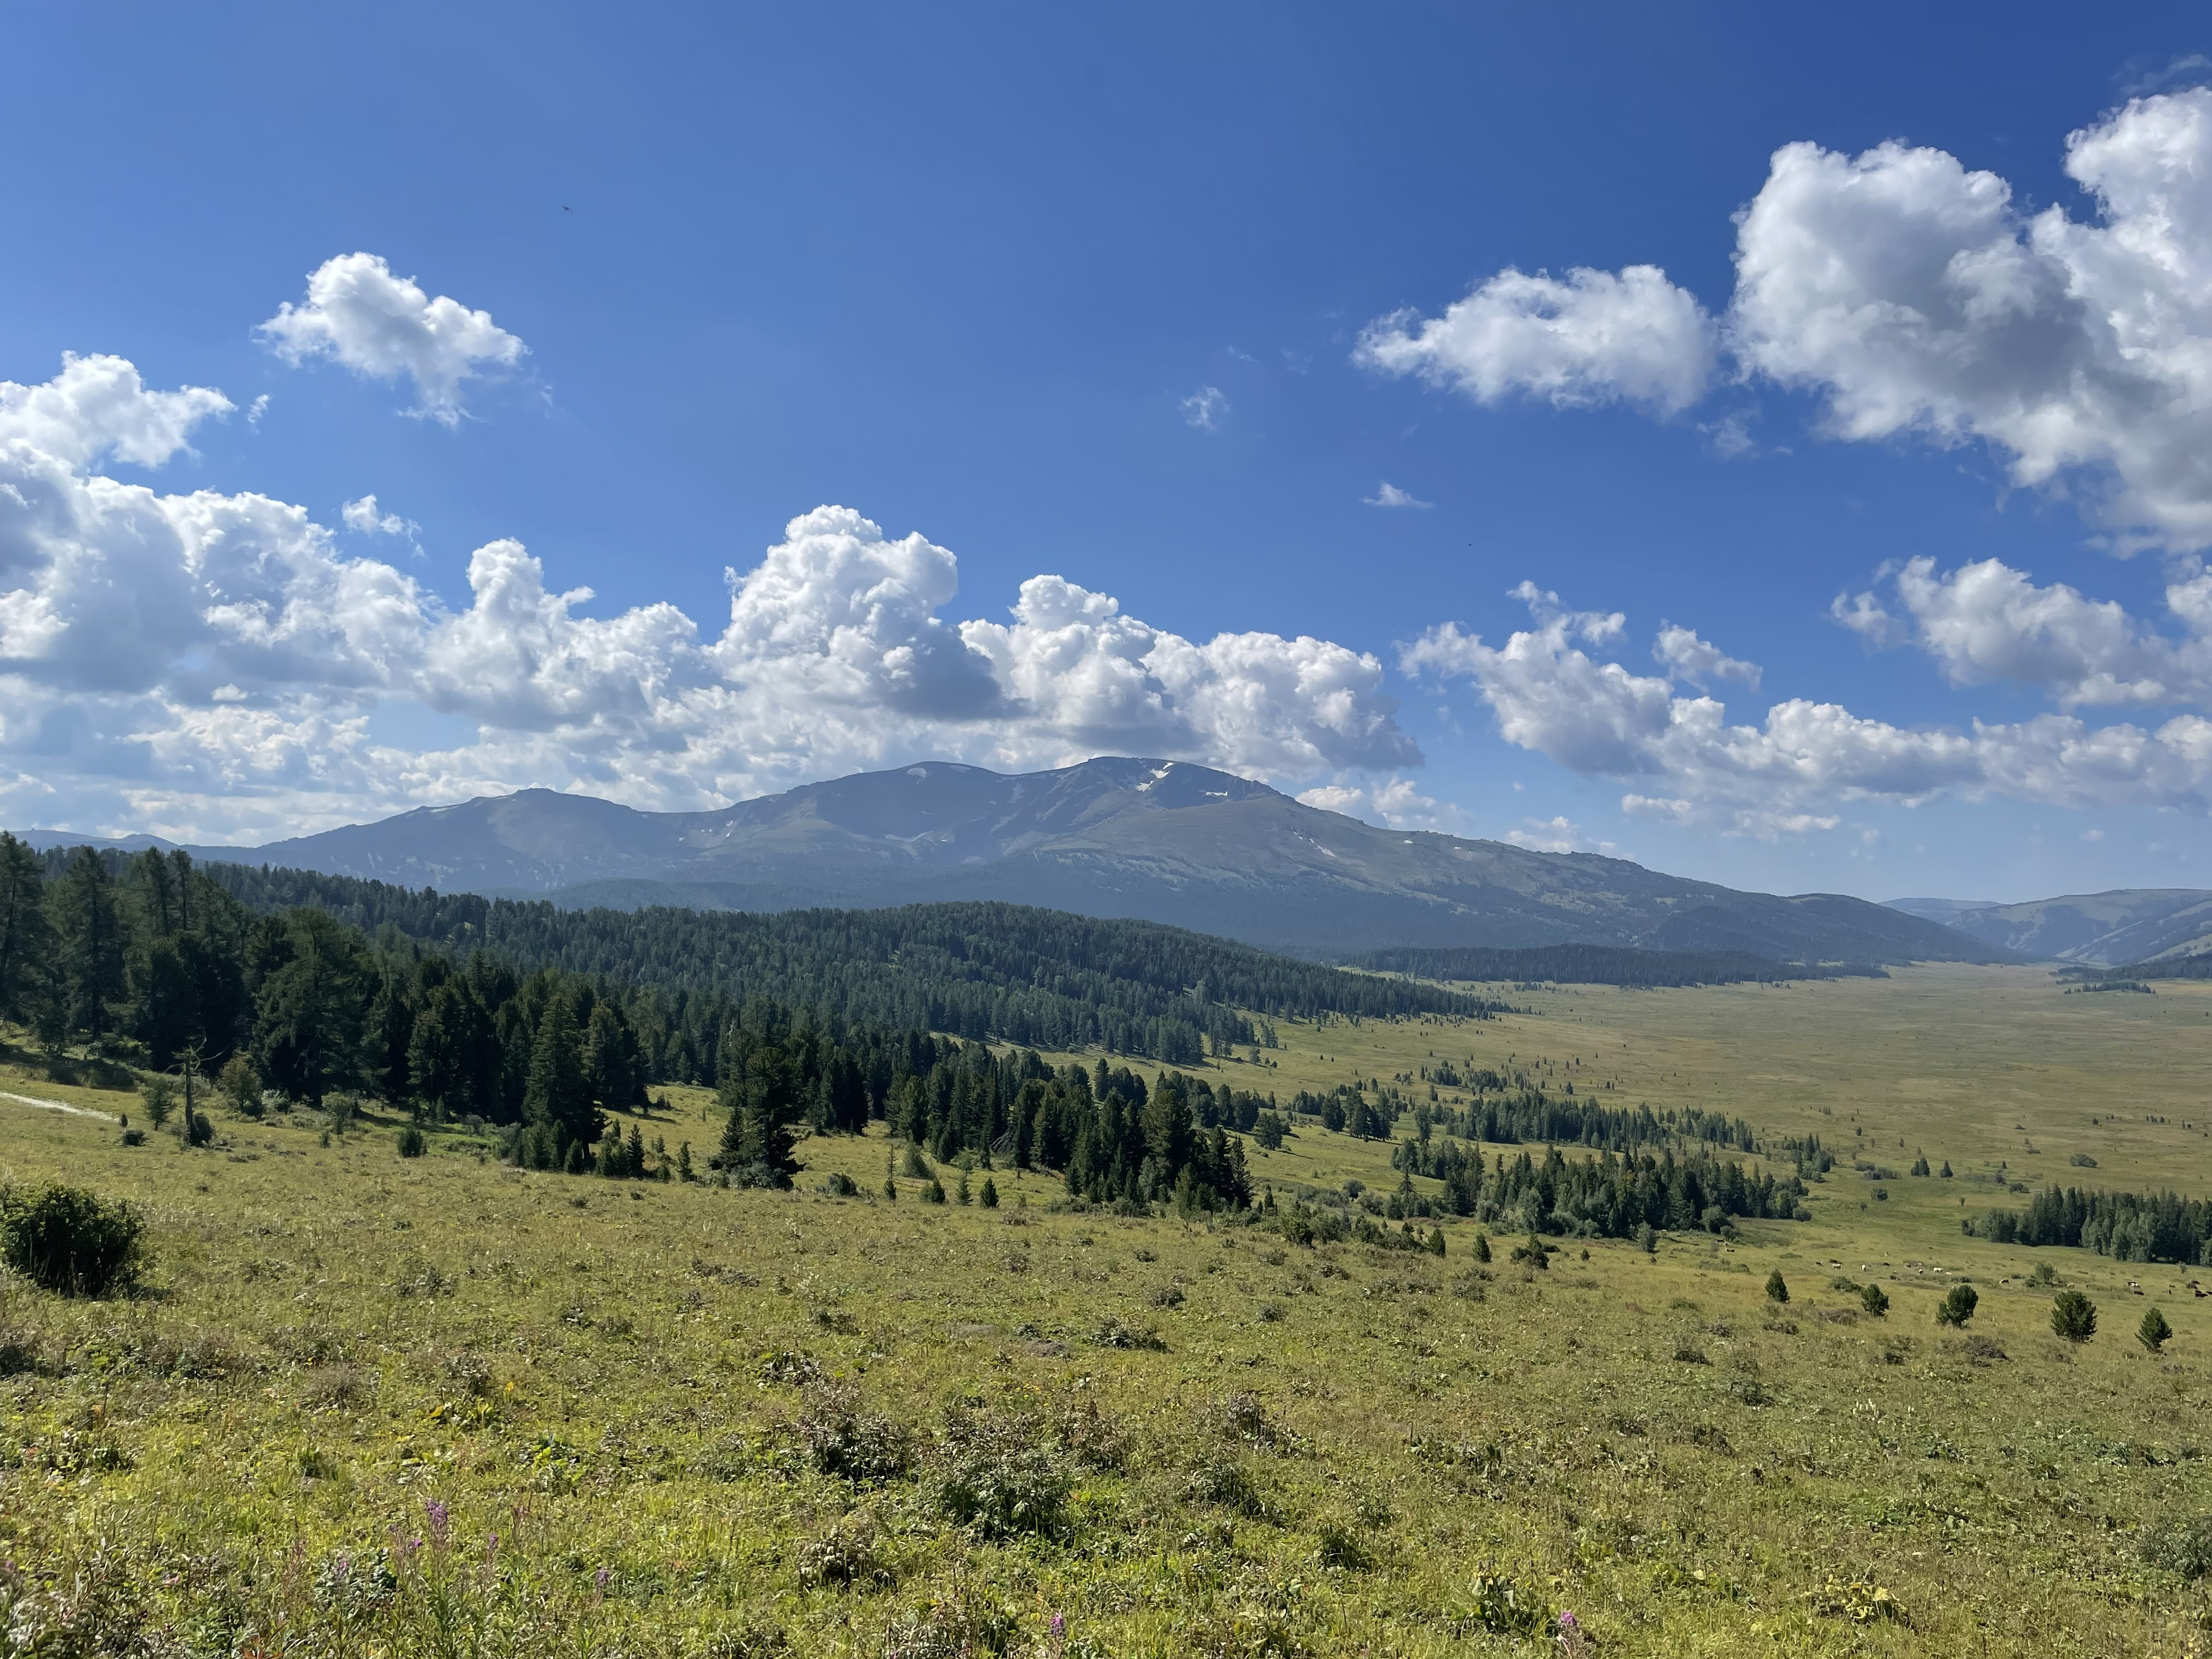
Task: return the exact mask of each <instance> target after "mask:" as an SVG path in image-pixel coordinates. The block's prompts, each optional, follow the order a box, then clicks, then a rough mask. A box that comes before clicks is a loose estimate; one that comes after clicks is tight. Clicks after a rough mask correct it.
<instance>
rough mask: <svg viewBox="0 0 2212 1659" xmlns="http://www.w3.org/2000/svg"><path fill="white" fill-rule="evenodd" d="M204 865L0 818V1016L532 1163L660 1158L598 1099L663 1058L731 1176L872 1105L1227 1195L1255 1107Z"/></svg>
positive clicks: (1081, 1168) (621, 1171) (45, 1037)
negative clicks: (345, 1107) (55, 848)
mask: <svg viewBox="0 0 2212 1659" xmlns="http://www.w3.org/2000/svg"><path fill="white" fill-rule="evenodd" d="M222 867H223V866H214V867H213V868H212V869H210V868H209V867H204V866H196V865H195V864H194V863H193V862H192V860H191V858H190V857H189V856H188V855H187V854H183V853H181V852H176V853H158V852H156V853H146V854H137V855H135V856H134V855H121V856H118V855H115V854H103V853H100V852H97V851H94V850H93V849H89V848H80V849H77V851H76V853H75V854H73V855H71V856H70V857H68V858H66V859H63V860H55V859H52V858H50V857H49V858H41V857H40V855H38V854H35V853H33V851H32V850H31V849H30V848H28V847H27V846H26V845H25V844H24V843H22V842H19V841H16V840H15V838H14V837H12V836H0V1018H6V1019H9V1020H13V1021H15V1022H17V1023H19V1024H22V1025H24V1026H26V1027H27V1028H28V1029H29V1030H31V1032H32V1033H33V1039H34V1041H36V1042H39V1043H40V1044H41V1045H42V1046H43V1047H45V1048H47V1049H48V1050H49V1051H50V1052H52V1053H56V1054H58V1053H60V1052H62V1051H63V1050H64V1048H67V1047H68V1046H69V1045H70V1043H72V1042H82V1043H83V1044H85V1045H87V1046H88V1047H90V1048H94V1049H96V1050H104V1051H106V1052H108V1053H111V1054H117V1055H119V1056H121V1057H124V1058H127V1059H131V1060H140V1061H143V1063H144V1064H146V1065H147V1066H149V1067H151V1068H152V1069H154V1070H155V1071H157V1072H159V1071H166V1070H168V1069H170V1068H174V1067H179V1066H182V1067H183V1068H185V1069H186V1070H189V1071H191V1072H193V1073H196V1074H197V1075H203V1076H205V1077H208V1078H210V1079H220V1082H219V1085H218V1086H220V1087H221V1088H222V1090H223V1091H224V1092H225V1093H226V1094H228V1096H229V1097H231V1098H232V1100H233V1102H234V1104H236V1105H237V1106H238V1107H239V1108H240V1109H241V1110H244V1111H246V1112H248V1113H249V1114H252V1113H258V1111H259V1110H261V1109H262V1099H263V1096H264V1093H267V1094H270V1095H273V1096H274V1097H275V1098H276V1102H277V1103H279V1104H280V1106H281V1105H289V1104H290V1103H295V1102H296V1103H301V1104H305V1105H307V1106H309V1107H320V1106H322V1105H323V1104H324V1103H325V1102H326V1101H327V1100H329V1099H330V1098H331V1097H334V1096H345V1095H349V1094H351V1093H354V1092H356V1091H357V1092H359V1093H361V1094H364V1095H367V1096H369V1097H373V1098H374V1099H377V1100H380V1101H383V1102H386V1103H391V1104H392V1105H395V1106H398V1107H401V1108H404V1109H408V1110H409V1111H410V1112H411V1113H412V1114H414V1115H416V1116H418V1117H420V1118H422V1119H424V1120H427V1121H434V1122H436V1121H476V1122H478V1123H481V1124H484V1125H489V1126H491V1127H495V1128H497V1129H500V1130H502V1131H503V1132H504V1142H503V1145H504V1149H505V1152H506V1154H507V1156H508V1157H510V1158H513V1159H514V1160H515V1161H516V1162H518V1163H520V1164H525V1165H527V1166H529V1167H533V1168H544V1169H559V1170H572V1171H581V1170H596V1171H598V1172H599V1173H602V1174H607V1175H629V1176H641V1175H647V1174H656V1173H665V1174H672V1173H675V1172H677V1170H678V1164H677V1163H676V1161H674V1160H671V1159H670V1158H668V1157H667V1155H666V1152H665V1148H663V1149H661V1150H660V1151H659V1152H653V1153H650V1154H649V1153H648V1152H647V1151H646V1149H645V1148H644V1147H643V1146H642V1139H641V1133H640V1132H639V1131H638V1130H636V1129H635V1128H633V1129H632V1131H631V1133H630V1136H629V1139H626V1140H616V1139H614V1138H612V1137H606V1136H605V1135H604V1125H605V1113H607V1112H609V1111H614V1110H629V1109H635V1108H636V1107H639V1106H641V1105H643V1104H645V1103H647V1098H648V1096H647V1091H648V1090H649V1089H650V1088H651V1087H652V1086H653V1085H657V1084H664V1083H669V1082H688V1083H696V1084H701V1085H706V1086H708V1087H712V1088H714V1089H715V1090H716V1091H717V1093H718V1097H720V1101H721V1103H722V1105H723V1107H724V1108H725V1109H726V1113H727V1118H726V1121H727V1124H728V1128H727V1131H726V1133H725V1135H724V1137H723V1141H722V1144H721V1146H720V1147H719V1148H718V1149H717V1150H716V1152H715V1153H714V1157H713V1158H711V1159H710V1160H709V1167H710V1168H712V1169H714V1170H717V1171H718V1172H720V1173H723V1174H725V1175H726V1176H727V1177H728V1178H730V1179H732V1180H738V1181H745V1182H771V1183H775V1182H783V1181H787V1180H788V1178H789V1176H790V1175H791V1174H792V1173H793V1170H795V1168H796V1163H795V1160H794V1159H793V1156H792V1148H793V1141H794V1139H795V1138H796V1136H797V1135H798V1133H799V1132H800V1131H801V1130H802V1129H811V1130H812V1131H813V1132H816V1133H859V1132H860V1131H861V1130H862V1129H864V1128H865V1127H866V1125H867V1124H868V1123H869V1122H871V1121H877V1120H884V1121H888V1122H889V1124H890V1127H891V1129H892V1131H893V1133H896V1134H898V1135H902V1136H904V1137H906V1138H908V1139H911V1140H913V1141H914V1142H915V1143H916V1144H917V1145H921V1146H928V1147H929V1148H930V1149H932V1150H933V1152H935V1154H936V1155H937V1156H938V1157H939V1158H959V1157H961V1156H963V1154H965V1155H972V1156H975V1157H981V1158H989V1157H992V1156H998V1157H1010V1158H1012V1159H1013V1160H1014V1161H1015V1162H1016V1163H1017V1164H1022V1165H1024V1166H1029V1165H1034V1166H1036V1167H1040V1168H1047V1169H1053V1170H1066V1172H1067V1174H1068V1175H1069V1177H1070V1184H1071V1186H1072V1187H1073V1189H1074V1190H1075V1191H1077V1192H1078V1193H1079V1194H1085V1195H1087V1196H1092V1197H1096V1198H1097V1199H1098V1200H1100V1201H1102V1202H1111V1201H1121V1200H1128V1201H1132V1202H1140V1203H1151V1202H1154V1201H1159V1200H1172V1201H1176V1202H1180V1203H1182V1204H1184V1205H1185V1206H1191V1207H1199V1208H1208V1207H1218V1206H1231V1205H1234V1206H1242V1205H1243V1204H1245V1203H1246V1202H1249V1198H1250V1195H1251V1188H1250V1183H1249V1176H1248V1175H1247V1173H1246V1171H1245V1167H1244V1158H1243V1148H1242V1145H1241V1143H1240V1142H1237V1141H1235V1140H1233V1139H1231V1138H1229V1137H1228V1135H1227V1134H1226V1133H1225V1132H1226V1131H1228V1130H1233V1129H1249V1128H1250V1127H1252V1125H1253V1123H1254V1122H1255V1121H1256V1120H1257V1119H1258V1118H1259V1116H1260V1115H1261V1111H1262V1108H1261V1103H1260V1102H1259V1099H1258V1097H1256V1096H1255V1095H1251V1094H1249V1093H1246V1092H1244V1091H1238V1090H1237V1089H1235V1088H1233V1087H1231V1086H1229V1085H1213V1084H1209V1083H1207V1082H1206V1081H1205V1080H1204V1079H1194V1078H1189V1077H1185V1076H1183V1075H1182V1073H1168V1074H1166V1076H1165V1079H1164V1082H1163V1083H1162V1084H1161V1085H1158V1087H1157V1088H1156V1089H1153V1090H1149V1091H1148V1090H1147V1088H1146V1085H1145V1083H1144V1082H1143V1080H1142V1079H1139V1078H1138V1077H1137V1076H1136V1074H1135V1073H1133V1072H1132V1071H1130V1070H1129V1069H1128V1068H1127V1066H1114V1067H1109V1066H1108V1064H1107V1062H1106V1061H1105V1060H1100V1062H1099V1063H1098V1065H1097V1068H1096V1069H1095V1070H1094V1071H1090V1072H1086V1071H1085V1070H1084V1068H1082V1067H1079V1066H1074V1067H1067V1068H1064V1069H1063V1070H1062V1071H1061V1072H1057V1073H1056V1072H1054V1070H1053V1069H1052V1068H1051V1067H1049V1066H1047V1065H1046V1064H1045V1063H1044V1062H1043V1060H1041V1059H1040V1058H1039V1057H1038V1056H1037V1054H1036V1053H1035V1052H1034V1051H1032V1050H1026V1049H1012V1050H1008V1051H1006V1052H1003V1053H995V1054H994V1052H993V1050H992V1049H991V1048H989V1047H987V1046H986V1045H985V1044H984V1043H982V1042H973V1041H963V1040H962V1039H961V1038H959V1037H957V1036H948V1035H945V1034H944V1033H941V1032H933V1031H931V1030H927V1029H926V1028H922V1027H919V1026H909V1027H907V1028H905V1029H898V1028H895V1027H891V1026H888V1025H885V1024H878V1023H876V1022H873V1021H869V1020H866V1019H859V1020H855V1019H852V1018H847V1017H846V1016H845V1015H844V1013H843V1012H842V1010H840V1009H839V1008H838V1007H837V1006H836V1005H835V1004H834V1003H831V1004H829V1006H823V1004H821V1003H818V1002H817V1003H815V1004H812V1005H809V1004H806V1003H793V1002H792V1001H788V1000H777V999H775V998H773V997H770V996H769V995H767V994H763V993H762V992H761V991H760V990H759V989H758V988H757V987H756V989H755V991H754V993H753V994H750V995H748V996H747V997H746V998H745V999H744V1000H742V1001H740V1000H737V999H736V998H734V997H732V996H731V995H729V994H726V993H724V992H722V991H720V990H719V989H705V990H701V989H696V988H694V987H691V986H690V984H689V983H678V985H676V986H675V987H663V986H659V985H646V986H638V985H635V984H631V985H625V984H623V983H622V982H620V981H617V980H616V979H613V978H612V977H611V976H606V975H593V974H586V973H580V972H576V971H574V970H570V969H563V968H561V967H558V966H550V965H546V966H538V967H537V968H535V969H531V970H529V971H525V970H524V969H523V967H522V966H521V965H520V964H519V963H516V962H515V961H513V959H512V958H511V957H510V956H509V955H508V954H507V953H506V952H504V951H501V950H500V949H498V948H496V947H495V946H494V945H489V944H484V943H481V942H477V943H471V933H470V932H469V931H468V930H470V929H471V928H475V927H477V922H476V921H474V920H472V919H471V914H470V912H469V910H468V909H467V908H457V909H455V910H452V911H443V912H441V910H440V909H439V908H438V907H437V906H436V905H435V903H434V902H433V897H432V896H428V895H424V896H421V899H420V908H419V909H418V910H417V911H416V915H415V920H416V921H418V922H421V921H440V920H444V921H452V922H453V932H451V933H449V934H448V939H450V940H452V941H454V943H455V944H457V945H458V947H459V948H453V945H448V946H447V947H446V948H440V947H436V946H433V945H428V944H426V943H424V942H422V941H421V940H419V939H414V938H412V937H410V936H409V935H408V934H407V933H405V932H404V930H403V929H402V928H401V927H399V925H398V921H399V918H400V916H401V915H404V914H405V909H406V906H405V904H401V903H391V904H385V905H384V906H383V907H382V908H376V907H372V906H366V905H365V906H362V907H361V908H358V909H357V910H356V915H358V916H359V917H360V919H361V920H362V921H371V920H374V922H375V925H376V928H377V935H378V936H377V937H376V938H374V939H372V938H370V937H369V936H368V934H367V933H364V932H363V930H362V927H359V926H356V925H350V924H349V923H348V922H346V921H340V920H339V919H338V917H337V915H334V914H333V913H332V912H331V910H330V909H328V908H324V907H322V906H319V905H313V904H295V905H292V906H290V907H289V908H282V909H278V910H274V911H271V912H269V913H266V914H263V915H255V914H253V913H252V911H251V910H250V909H249V908H248V907H247V906H246V904H245V903H243V902H240V899H239V898H238V897H237V896H234V894H233V892H232V891H231V890H230V889H229V887H228V884H225V883H224V882H222V880H220V879H218V878H217V874H216V872H218V871H220V870H221V869H222ZM393 891H394V892H396V890H393ZM298 892H299V888H298V887H297V886H296V885H295V884H289V883H271V884H269V885H268V886H267V887H264V888H263V889H262V890H261V894H262V896H271V895H272V893H273V895H274V896H297V894H298ZM408 902H409V903H412V902H414V901H408ZM987 909H988V910H989V911H991V912H994V913H1008V915H1009V919H1010V920H1011V921H1012V922H1013V923H1014V924H1016V925H1021V924H1023V923H1024V922H1025V921H1027V920H1028V918H1027V917H1025V916H1024V915H1022V914H1021V913H1019V912H1016V911H1013V910H1012V907H987ZM481 914H482V913H481V912H478V913H477V915H481ZM995 919H997V917H996V915H993V914H986V915H982V916H981V917H980V918H978V919H977V921H978V922H979V924H980V925H987V924H988V923H989V922H990V921H994V920H995ZM1160 931H1161V932H1163V933H1172V931H1173V930H1160ZM1270 1104H1272V1102H1271V1103H1270ZM609 1143H611V1144H609ZM595 1149H596V1150H595Z"/></svg>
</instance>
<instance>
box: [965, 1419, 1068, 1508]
mask: <svg viewBox="0 0 2212 1659" xmlns="http://www.w3.org/2000/svg"><path fill="white" fill-rule="evenodd" d="M931 1473H932V1475H933V1480H932V1481H931V1486H932V1487H933V1493H932V1495H933V1498H935V1500H936V1504H937V1509H938V1512H939V1514H940V1515H942V1516H944V1517H945V1519H946V1520H948V1521H950V1522H953V1523H954V1524H955V1525H956V1526H961V1527H965V1528H967V1529H968V1531H969V1533H970V1534H973V1535H975V1537H978V1538H1014V1537H1018V1536H1021V1535H1022V1534H1030V1533H1033V1534H1038V1535H1040V1536H1042V1537H1048V1538H1049V1537H1056V1536H1058V1535H1060V1534H1061V1533H1063V1532H1065V1531H1066V1527H1067V1500H1068V1493H1069V1491H1070V1488H1071V1487H1072V1486H1073V1481H1072V1480H1071V1479H1070V1478H1069V1474H1068V1471H1067V1469H1066V1467H1065V1466H1064V1465H1063V1464H1062V1462H1061V1461H1060V1457H1059V1455H1057V1452H1056V1449H1054V1446H1053V1444H1052V1442H1051V1439H1050V1437H1049V1436H1048V1434H1047V1433H1046V1432H1045V1431H1044V1430H1043V1428H1042V1425H1039V1424H1037V1423H1036V1422H1035V1421H1033V1420H1032V1419H1030V1418H1027V1417H1024V1416H1021V1415H1018V1414H1001V1413H991V1412H979V1411H966V1410H963V1411H957V1412H955V1413H953V1414H952V1416H951V1417H950V1418H949V1419H947V1420H946V1422H945V1434H944V1437H943V1438H942V1439H941V1440H940V1441H939V1443H938V1447H937V1453H936V1456H935V1457H934V1458H933V1468H932V1471H931Z"/></svg>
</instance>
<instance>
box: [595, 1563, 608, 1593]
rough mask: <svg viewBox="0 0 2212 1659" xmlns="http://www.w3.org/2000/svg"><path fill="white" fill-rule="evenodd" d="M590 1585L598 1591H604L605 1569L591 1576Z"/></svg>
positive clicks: (605, 1581)
mask: <svg viewBox="0 0 2212 1659" xmlns="http://www.w3.org/2000/svg"><path fill="white" fill-rule="evenodd" d="M592 1585H593V1586H594V1587H595V1588H597V1589H602V1590H604V1589H606V1587H607V1570H606V1569H605V1567H601V1568H600V1569H599V1571H597V1572H595V1573H593V1574H592Z"/></svg>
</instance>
